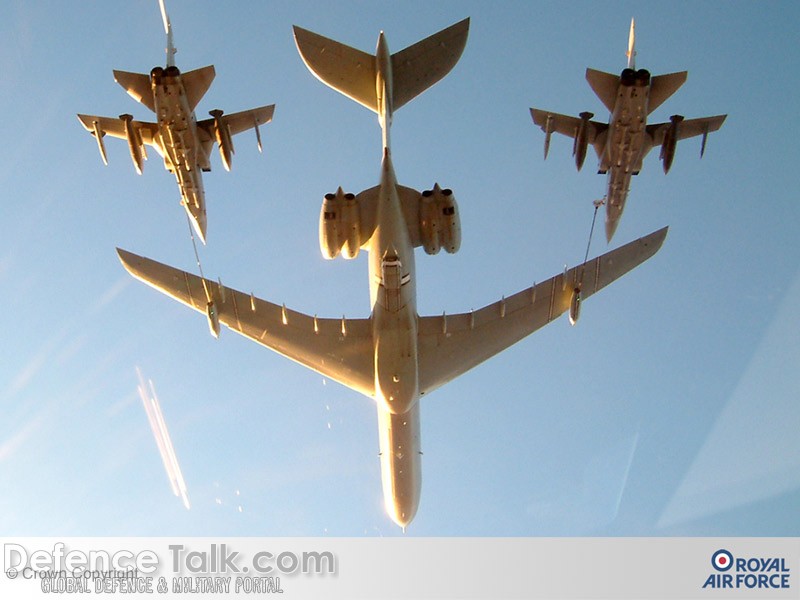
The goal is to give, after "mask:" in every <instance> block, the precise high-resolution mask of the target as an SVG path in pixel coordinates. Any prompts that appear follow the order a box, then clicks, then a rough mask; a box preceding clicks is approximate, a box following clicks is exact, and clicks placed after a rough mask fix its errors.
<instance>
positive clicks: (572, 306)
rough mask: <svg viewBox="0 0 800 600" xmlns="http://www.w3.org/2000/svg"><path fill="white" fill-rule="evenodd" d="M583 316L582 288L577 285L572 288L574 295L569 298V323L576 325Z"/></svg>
mask: <svg viewBox="0 0 800 600" xmlns="http://www.w3.org/2000/svg"><path fill="white" fill-rule="evenodd" d="M580 316H581V288H580V287H576V288H575V289H573V290H572V297H571V298H570V299H569V323H570V325H575V323H577V322H578V319H579V318H580Z"/></svg>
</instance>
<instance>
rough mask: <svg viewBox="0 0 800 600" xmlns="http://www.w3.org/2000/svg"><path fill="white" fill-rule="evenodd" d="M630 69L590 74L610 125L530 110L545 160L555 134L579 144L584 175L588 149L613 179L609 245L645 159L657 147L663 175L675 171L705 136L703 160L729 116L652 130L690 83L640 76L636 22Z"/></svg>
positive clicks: (679, 76) (575, 149)
mask: <svg viewBox="0 0 800 600" xmlns="http://www.w3.org/2000/svg"><path fill="white" fill-rule="evenodd" d="M627 56H628V66H627V68H625V69H624V70H623V71H622V74H621V75H620V76H619V77H617V76H616V75H613V74H611V73H603V72H602V71H596V70H594V69H586V80H587V81H588V82H589V85H590V86H591V87H592V90H594V93H595V94H597V96H598V97H599V98H600V100H601V101H602V102H603V104H604V105H605V106H606V108H607V109H608V110H609V111H610V112H611V118H610V120H609V122H608V124H607V125H606V124H605V123H600V122H598V121H592V120H591V119H592V117H594V115H593V114H592V113H590V112H582V113H581V114H580V115H579V118H575V117H569V116H566V115H560V114H557V113H553V112H548V111H544V110H539V109H536V108H531V116H532V117H533V122H534V123H536V124H537V125H539V126H540V127H541V128H542V131H544V132H545V138H544V157H545V159H546V158H547V153H548V151H549V149H550V135H551V134H552V133H553V132H554V131H555V132H557V133H561V134H563V135H567V136H569V137H571V138H574V142H573V145H572V155H573V156H574V157H575V164H576V166H577V167H578V170H579V171H580V169H581V167H582V166H583V161H584V159H585V158H586V147H587V146H588V145H589V144H592V146H593V147H594V149H595V152H597V156H598V158H599V160H600V165H599V167H598V171H597V172H598V173H599V174H603V175H604V174H606V173H607V174H608V190H607V192H606V239H607V240H608V241H609V242H610V241H611V238H612V237H613V235H614V232H615V231H616V229H617V225H618V223H619V219H620V217H621V216H622V211H623V209H624V208H625V200H626V199H627V197H628V190H629V188H630V184H631V175H638V174H639V171H640V170H641V168H642V159H644V157H645V156H646V155H647V153H648V152H650V149H651V148H653V147H655V146H661V157H660V158H661V161H662V163H663V166H664V173H667V172H668V171H669V169H670V167H671V166H672V159H673V158H674V156H675V146H676V145H677V143H678V140H683V139H686V138H690V137H694V136H697V135H702V136H703V142H702V144H701V146H700V157H701V158H702V156H703V154H704V153H705V149H706V138H707V137H708V134H709V133H710V132H712V131H717V130H718V129H719V128H720V127H722V123H723V122H724V121H725V117H726V116H727V115H718V116H716V117H706V118H702V119H689V120H686V119H684V117H682V116H681V115H673V116H671V117H670V122H669V123H659V124H657V125H648V124H647V116H648V115H649V114H650V113H652V112H653V111H654V110H655V109H657V108H658V107H659V106H661V104H662V103H663V102H664V101H665V100H666V99H667V98H669V97H670V96H671V95H672V94H674V93H675V92H676V91H677V90H678V88H679V87H681V85H683V83H684V82H685V81H686V76H687V72H686V71H681V72H680V73H670V74H668V75H655V76H651V75H650V72H649V71H647V70H645V69H639V70H638V71H637V70H636V35H635V23H634V21H633V20H631V28H630V33H629V35H628V52H627Z"/></svg>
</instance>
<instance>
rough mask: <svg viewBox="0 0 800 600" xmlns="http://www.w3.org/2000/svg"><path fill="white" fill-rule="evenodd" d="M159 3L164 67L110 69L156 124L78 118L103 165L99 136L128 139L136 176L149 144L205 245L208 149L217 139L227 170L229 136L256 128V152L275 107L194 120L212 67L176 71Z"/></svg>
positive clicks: (214, 113) (129, 118) (213, 113)
mask: <svg viewBox="0 0 800 600" xmlns="http://www.w3.org/2000/svg"><path fill="white" fill-rule="evenodd" d="M159 2H160V5H161V16H162V18H163V21H164V29H165V31H166V33H167V65H166V68H162V67H154V68H153V70H152V71H150V75H145V74H140V73H128V72H126V71H114V80H115V81H116V82H117V83H119V84H120V85H121V86H122V87H124V88H125V90H126V91H127V92H128V94H129V95H130V96H131V97H133V98H134V99H135V100H137V101H138V102H141V103H142V104H144V105H145V106H146V107H147V108H149V109H150V110H152V111H153V112H154V113H156V116H157V118H158V122H156V123H151V122H147V121H136V120H134V119H133V116H132V115H129V114H124V115H120V116H119V118H118V119H115V118H112V117H96V116H92V115H78V119H79V120H80V122H81V123H82V124H83V126H84V127H85V128H86V130H87V131H89V132H90V133H91V134H92V135H93V136H94V137H95V139H96V140H97V147H98V149H99V150H100V156H101V158H102V159H103V163H105V164H106V165H107V164H108V157H107V154H106V149H105V144H104V143H103V137H104V136H105V135H106V134H108V135H110V136H111V137H116V138H121V139H125V140H127V141H128V149H129V150H130V153H131V159H132V160H133V166H134V168H135V169H136V172H137V173H139V174H140V175H141V173H142V168H143V166H144V160H145V159H146V158H147V150H146V149H145V146H152V147H153V148H154V149H155V151H156V152H157V153H158V154H159V155H160V156H161V157H162V158H163V159H164V167H165V168H166V169H167V170H168V171H169V172H170V173H173V174H174V175H175V179H176V180H177V181H178V187H179V188H180V192H181V204H182V205H183V207H184V208H185V209H186V213H187V215H188V216H189V219H190V221H191V223H192V225H193V226H194V229H195V231H196V232H197V235H198V236H199V237H200V239H201V241H202V242H203V243H205V241H206V227H207V225H206V201H205V192H204V190H203V176H202V172H203V171H210V170H211V162H210V155H211V149H212V148H213V146H214V142H215V141H216V142H217V144H219V153H220V156H221V158H222V164H223V165H224V166H225V169H226V170H228V171H230V168H231V156H232V155H233V154H234V148H233V141H232V140H231V136H233V135H234V134H237V133H239V132H242V131H245V130H247V129H251V128H255V131H256V140H257V142H258V149H259V152H260V151H261V134H260V132H259V129H258V126H259V125H264V124H265V123H269V122H270V121H271V120H272V114H273V112H274V111H275V105H274V104H272V105H270V106H262V107H261V108H256V109H252V110H246V111H243V112H238V113H234V114H230V115H225V114H223V112H222V111H221V110H218V109H217V110H212V111H210V112H209V114H210V115H211V118H210V119H205V120H203V121H198V120H197V118H196V117H195V114H194V109H195V107H196V106H197V104H198V103H199V102H200V99H201V98H202V97H203V96H204V95H205V93H206V92H207V91H208V88H209V87H210V86H211V82H212V81H213V80H214V76H215V74H216V73H215V71H214V66H213V65H209V66H207V67H203V68H202V69H196V70H194V71H189V72H188V73H181V72H180V70H179V69H178V67H176V66H175V52H176V49H175V47H174V45H173V41H172V25H171V23H170V21H169V17H168V16H167V12H166V9H165V8H164V2H163V0H159Z"/></svg>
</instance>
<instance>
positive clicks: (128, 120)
mask: <svg viewBox="0 0 800 600" xmlns="http://www.w3.org/2000/svg"><path fill="white" fill-rule="evenodd" d="M119 118H120V119H121V120H122V122H123V124H124V127H125V137H127V138H128V149H129V150H130V151H131V160H132V161H133V166H134V167H135V168H136V172H137V173H138V174H139V175H141V174H142V167H143V165H144V162H143V161H144V160H145V159H146V158H147V151H146V150H145V149H144V144H143V143H142V138H141V136H140V135H139V131H138V130H137V129H136V127H135V126H134V125H133V115H128V114H125V115H120V116H119Z"/></svg>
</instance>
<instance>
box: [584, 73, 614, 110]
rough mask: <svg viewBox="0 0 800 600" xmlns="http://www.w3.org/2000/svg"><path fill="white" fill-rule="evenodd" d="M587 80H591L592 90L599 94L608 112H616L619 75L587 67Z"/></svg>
mask: <svg viewBox="0 0 800 600" xmlns="http://www.w3.org/2000/svg"><path fill="white" fill-rule="evenodd" d="M586 81H588V82H589V86H590V87H591V88H592V91H593V92H594V93H595V94H597V97H598V98H600V101H601V102H602V103H603V104H604V105H605V107H606V108H607V109H608V112H614V104H616V102H617V91H618V90H619V76H617V75H612V74H611V73H604V72H603V71H596V70H595V69H586Z"/></svg>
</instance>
